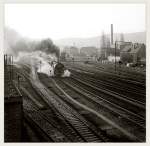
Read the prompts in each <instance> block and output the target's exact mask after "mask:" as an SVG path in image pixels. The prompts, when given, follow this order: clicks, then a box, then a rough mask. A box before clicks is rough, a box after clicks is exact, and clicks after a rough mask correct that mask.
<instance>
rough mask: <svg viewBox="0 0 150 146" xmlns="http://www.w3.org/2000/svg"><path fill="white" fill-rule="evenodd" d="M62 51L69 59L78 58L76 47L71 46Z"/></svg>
mask: <svg viewBox="0 0 150 146" xmlns="http://www.w3.org/2000/svg"><path fill="white" fill-rule="evenodd" d="M64 51H65V52H66V54H68V56H70V57H74V56H78V54H79V49H78V48H77V47H74V46H71V47H66V48H65V49H64Z"/></svg>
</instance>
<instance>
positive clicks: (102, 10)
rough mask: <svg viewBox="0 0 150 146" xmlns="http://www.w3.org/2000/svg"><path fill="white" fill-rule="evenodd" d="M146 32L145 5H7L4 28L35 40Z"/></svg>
mask: <svg viewBox="0 0 150 146" xmlns="http://www.w3.org/2000/svg"><path fill="white" fill-rule="evenodd" d="M111 23H112V24H114V33H130V32H141V31H145V5H144V4H5V25H6V26H8V27H10V28H13V29H15V30H16V31H17V32H19V33H20V34H21V35H23V36H25V37H29V38H32V39H34V38H35V39H41V38H46V37H50V38H52V39H60V38H66V37H67V38H68V37H93V36H99V35H101V33H102V31H104V32H105V33H110V24H111Z"/></svg>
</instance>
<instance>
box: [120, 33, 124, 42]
mask: <svg viewBox="0 0 150 146" xmlns="http://www.w3.org/2000/svg"><path fill="white" fill-rule="evenodd" d="M120 41H123V42H124V34H123V33H121V34H120Z"/></svg>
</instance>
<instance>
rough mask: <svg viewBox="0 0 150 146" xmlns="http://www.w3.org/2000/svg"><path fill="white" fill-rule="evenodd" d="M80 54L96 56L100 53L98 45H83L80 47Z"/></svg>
mask: <svg viewBox="0 0 150 146" xmlns="http://www.w3.org/2000/svg"><path fill="white" fill-rule="evenodd" d="M80 54H82V55H85V56H90V57H92V56H96V55H97V54H98V48H96V47H92V46H90V47H82V48H81V49H80Z"/></svg>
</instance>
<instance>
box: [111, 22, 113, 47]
mask: <svg viewBox="0 0 150 146" xmlns="http://www.w3.org/2000/svg"><path fill="white" fill-rule="evenodd" d="M111 45H113V24H111Z"/></svg>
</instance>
